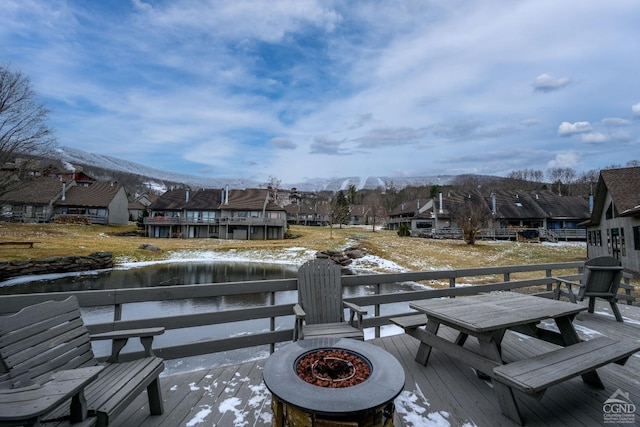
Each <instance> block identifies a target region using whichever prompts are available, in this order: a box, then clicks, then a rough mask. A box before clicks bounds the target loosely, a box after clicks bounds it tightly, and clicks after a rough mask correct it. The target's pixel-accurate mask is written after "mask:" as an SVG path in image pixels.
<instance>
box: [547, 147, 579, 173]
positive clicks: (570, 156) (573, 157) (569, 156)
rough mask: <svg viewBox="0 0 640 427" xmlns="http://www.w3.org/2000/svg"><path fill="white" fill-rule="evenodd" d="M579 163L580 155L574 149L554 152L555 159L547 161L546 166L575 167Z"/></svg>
mask: <svg viewBox="0 0 640 427" xmlns="http://www.w3.org/2000/svg"><path fill="white" fill-rule="evenodd" d="M579 163H580V155H579V154H578V153H576V152H574V151H567V152H562V153H558V154H556V157H555V159H553V160H551V161H549V162H548V163H547V168H572V169H573V168H575V167H576V166H578V165H579Z"/></svg>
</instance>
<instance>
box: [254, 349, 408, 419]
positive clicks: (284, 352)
mask: <svg viewBox="0 0 640 427" xmlns="http://www.w3.org/2000/svg"><path fill="white" fill-rule="evenodd" d="M264 382H265V385H266V386H267V388H268V389H269V391H271V394H272V401H271V407H272V410H273V422H272V426H277V427H294V426H346V425H353V426H359V427H364V426H366V427H369V426H372V427H373V426H392V425H393V415H394V411H395V409H394V404H393V400H394V399H395V398H396V397H397V396H398V394H400V392H401V391H402V388H403V387H404V370H403V368H402V366H401V365H400V363H399V362H398V361H397V360H396V359H395V358H394V357H393V356H392V355H391V354H389V353H387V352H386V351H384V350H383V349H381V348H379V347H376V346H374V345H371V344H368V343H366V342H363V341H357V340H353V339H348V338H316V339H310V340H302V341H296V342H294V343H292V344H289V345H286V346H285V347H283V348H281V349H279V350H277V351H276V352H274V353H273V354H272V355H271V356H270V357H269V359H268V360H267V362H266V364H265V367H264Z"/></svg>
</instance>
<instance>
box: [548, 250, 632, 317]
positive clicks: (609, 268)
mask: <svg viewBox="0 0 640 427" xmlns="http://www.w3.org/2000/svg"><path fill="white" fill-rule="evenodd" d="M622 271H623V267H622V266H621V265H620V261H619V260H617V259H616V258H614V257H610V256H602V257H597V258H591V259H590V260H588V261H587V262H585V263H584V272H583V277H582V279H581V280H580V282H579V283H578V282H573V281H570V280H566V279H563V278H559V277H556V278H555V280H556V283H557V286H556V289H555V290H554V297H555V299H559V298H560V297H561V296H567V297H568V298H569V301H571V302H573V303H575V302H576V301H582V300H584V299H585V298H589V309H588V311H589V313H593V310H594V308H595V302H596V301H595V300H596V298H602V299H605V300H607V301H609V304H610V305H611V310H612V311H613V314H614V315H615V317H616V320H617V321H618V322H622V321H623V320H622V315H621V314H620V310H619V309H618V305H617V304H616V300H617V294H618V288H619V287H620V280H621V279H622ZM563 287H564V288H566V290H565V289H563ZM574 287H576V288H577V294H576V293H575V291H574Z"/></svg>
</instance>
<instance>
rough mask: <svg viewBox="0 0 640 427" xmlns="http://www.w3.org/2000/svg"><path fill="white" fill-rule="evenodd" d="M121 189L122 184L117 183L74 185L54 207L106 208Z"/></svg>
mask: <svg viewBox="0 0 640 427" xmlns="http://www.w3.org/2000/svg"><path fill="white" fill-rule="evenodd" d="M121 188H122V184H120V183H117V182H94V183H92V184H91V185H89V186H88V187H84V186H80V185H76V186H73V187H71V188H69V189H67V191H66V194H65V197H64V200H62V198H61V199H59V200H57V201H56V202H55V205H56V206H85V207H99V208H103V207H107V206H109V203H111V201H112V200H113V199H114V197H115V196H116V194H118V191H120V189H121Z"/></svg>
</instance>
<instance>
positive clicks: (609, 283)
mask: <svg viewBox="0 0 640 427" xmlns="http://www.w3.org/2000/svg"><path fill="white" fill-rule="evenodd" d="M584 268H585V271H584V284H585V286H584V287H583V288H582V289H581V291H580V294H581V295H580V296H581V297H588V296H589V294H598V295H597V296H601V295H602V294H612V295H615V294H616V293H617V292H618V287H619V286H620V280H621V279H622V271H623V268H622V267H621V265H620V261H619V260H618V259H616V258H614V257H610V256H603V257H596V258H592V259H590V260H588V261H587V262H585V264H584Z"/></svg>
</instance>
